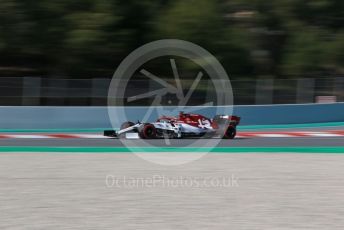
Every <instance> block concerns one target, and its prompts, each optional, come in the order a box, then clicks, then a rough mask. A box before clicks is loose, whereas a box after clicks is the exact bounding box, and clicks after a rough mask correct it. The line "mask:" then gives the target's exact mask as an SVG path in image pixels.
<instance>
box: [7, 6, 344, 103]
mask: <svg viewBox="0 0 344 230" xmlns="http://www.w3.org/2000/svg"><path fill="white" fill-rule="evenodd" d="M343 25H344V1H342V0H303V1H300V0H276V1H265V0H251V1H248V0H174V1H171V0H157V1H153V0H141V1H134V0H125V1H124V0H82V1H81V0H74V1H70V0H49V1H42V0H41V1H40V0H25V1H19V0H0V105H16V106H17V105H41V106H48V105H54V106H62V105H67V106H84V105H86V106H88V105H92V106H104V105H106V104H107V92H108V87H109V84H110V80H111V78H112V75H113V73H114V71H115V70H116V68H117V67H118V65H119V64H120V62H121V61H122V60H123V59H124V58H125V57H126V56H127V55H128V54H129V53H130V52H132V51H133V50H135V49H136V48H138V47H139V46H141V45H143V44H145V43H147V42H151V41H154V40H158V39H166V38H174V39H183V40H187V41H190V42H194V43H196V44H198V45H200V46H202V47H203V48H205V49H207V50H208V51H209V52H211V53H212V54H213V55H214V56H216V57H217V58H218V59H219V61H220V62H221V63H222V65H223V66H224V67H225V69H226V70H227V72H228V74H229V76H230V79H231V82H232V86H233V93H234V102H235V104H243V105H251V104H295V103H314V102H318V103H331V102H343V101H344V77H343V76H344V28H343ZM158 67H159V68H158V69H160V70H159V71H160V72H164V68H166V72H168V71H170V70H167V68H170V67H169V66H168V65H165V66H164V65H159V66H158ZM184 71H185V72H184V76H189V75H190V76H191V75H192V76H195V72H194V68H193V67H190V68H189V69H188V67H187V66H186V69H184ZM172 76H173V75H171V76H170V77H172ZM168 77H169V76H166V78H167V79H168ZM136 80H137V82H138V83H137V84H136V85H137V87H138V88H140V87H141V88H142V87H143V85H142V82H145V80H144V79H136ZM140 81H141V83H140ZM187 82H188V81H187V80H184V82H183V83H184V87H185V88H187V87H188V84H189V85H190V84H191V83H187ZM134 85H135V84H134ZM201 85H202V84H201ZM203 85H205V86H206V85H207V83H204V82H203ZM204 88H205V87H200V88H199V89H198V91H196V92H195V97H194V98H196V99H194V100H197V98H202V97H209V93H204V90H207V92H208V91H211V90H209V89H204ZM133 91H135V87H134V88H133ZM204 95H207V96H204ZM202 100H203V99H200V101H202ZM141 103H143V104H144V103H145V102H141ZM195 104H197V103H195Z"/></svg>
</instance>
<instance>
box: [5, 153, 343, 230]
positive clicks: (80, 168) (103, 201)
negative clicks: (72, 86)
mask: <svg viewBox="0 0 344 230" xmlns="http://www.w3.org/2000/svg"><path fill="white" fill-rule="evenodd" d="M171 154H173V153H171ZM343 168H344V156H343V155H338V154H314V155H313V154H281V153H280V154H274V153H270V154H264V153H259V154H254V153H253V154H249V155H247V154H209V155H206V156H204V157H203V158H201V159H200V160H197V161H194V162H191V163H189V164H185V165H178V166H169V167H167V166H161V165H156V164H153V163H150V162H147V161H145V160H143V159H141V158H139V157H137V156H135V155H134V154H70V153H66V154H59V153H1V154H0V204H1V205H0V213H1V215H0V229H3V230H22V229H25V230H37V229H42V230H43V229H59V230H60V229H62V230H70V229H80V230H81V229H82V230H85V229H86V230H88V229H89V230H91V229H92V230H93V229H109V230H110V229H111V230H112V229H118V230H122V229H123V230H129V229H133V230H143V229H147V230H148V229H149V230H150V229H161V230H169V229H171V230H172V229H181V230H184V229H190V230H194V229H197V230H209V229H211V230H223V229H236V230H240V229H245V230H246V229H283V230H287V229H288V230H289V229H290V230H292V229H310V230H317V229H319V230H323V229H331V230H333V229H338V230H341V229H343V226H344V218H343V215H344V199H343V191H344V180H343V177H344V170H343ZM106 178H108V181H107V180H106ZM109 178H110V179H109ZM223 179H224V180H225V181H226V182H225V183H223ZM106 181H107V182H106ZM114 182H115V183H114Z"/></svg>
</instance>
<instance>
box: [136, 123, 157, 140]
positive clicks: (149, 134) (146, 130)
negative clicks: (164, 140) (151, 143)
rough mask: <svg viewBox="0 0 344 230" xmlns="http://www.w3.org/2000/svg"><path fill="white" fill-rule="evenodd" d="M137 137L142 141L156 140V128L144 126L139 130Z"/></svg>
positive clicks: (149, 125)
mask: <svg viewBox="0 0 344 230" xmlns="http://www.w3.org/2000/svg"><path fill="white" fill-rule="evenodd" d="M138 131H139V136H140V137H141V138H142V139H153V138H156V128H155V126H154V125H152V124H149V123H148V124H144V125H142V126H141V127H140V128H139V129H138Z"/></svg>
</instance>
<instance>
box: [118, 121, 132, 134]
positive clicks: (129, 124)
mask: <svg viewBox="0 0 344 230" xmlns="http://www.w3.org/2000/svg"><path fill="white" fill-rule="evenodd" d="M133 125H135V124H134V123H133V122H131V121H126V122H124V123H123V124H122V125H121V130H122V129H126V128H129V127H131V126H133ZM118 137H119V138H125V133H122V134H120V135H118Z"/></svg>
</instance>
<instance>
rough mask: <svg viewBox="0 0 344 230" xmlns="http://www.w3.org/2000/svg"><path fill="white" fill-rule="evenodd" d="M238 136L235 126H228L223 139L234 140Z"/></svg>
mask: <svg viewBox="0 0 344 230" xmlns="http://www.w3.org/2000/svg"><path fill="white" fill-rule="evenodd" d="M235 135H236V128H235V127H233V126H231V125H230V126H228V127H227V129H226V131H225V133H224V135H223V139H234V137H235Z"/></svg>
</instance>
